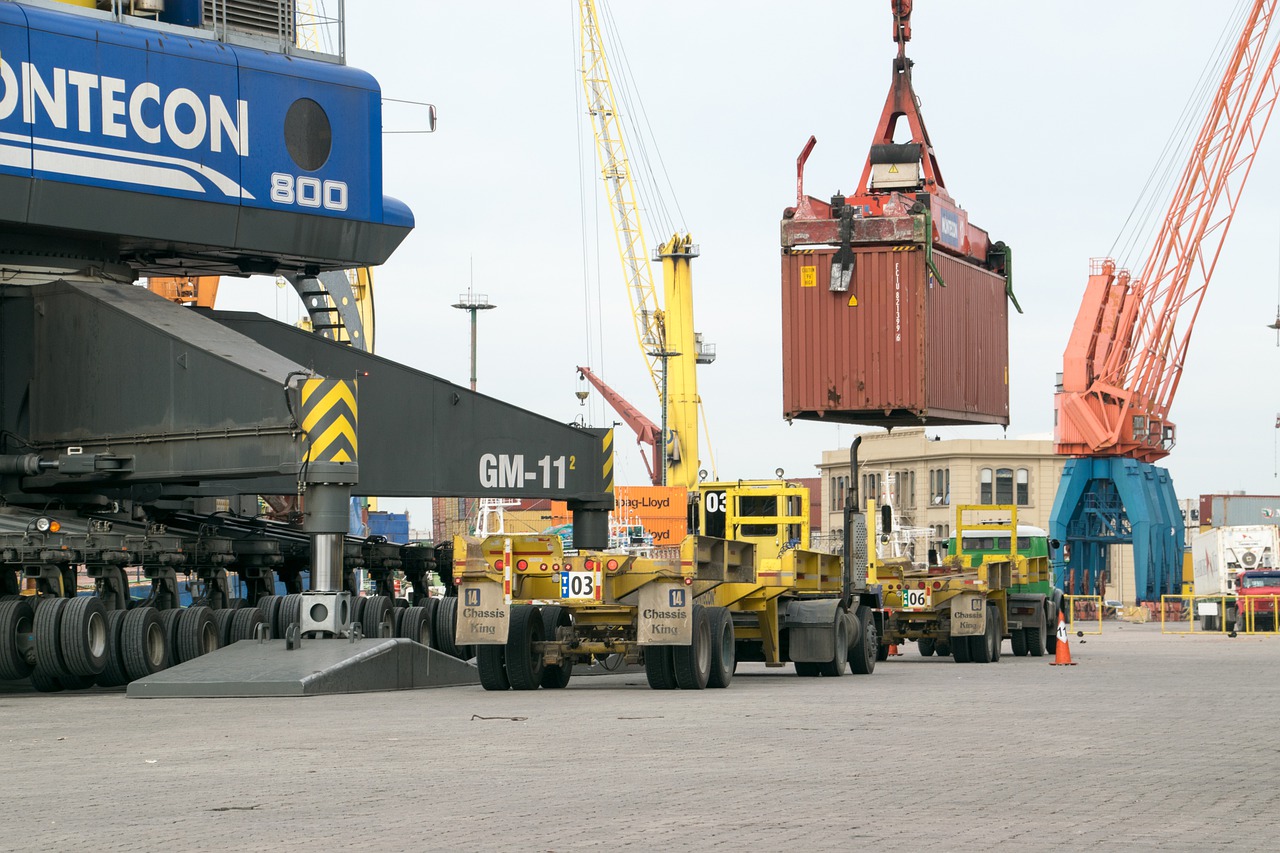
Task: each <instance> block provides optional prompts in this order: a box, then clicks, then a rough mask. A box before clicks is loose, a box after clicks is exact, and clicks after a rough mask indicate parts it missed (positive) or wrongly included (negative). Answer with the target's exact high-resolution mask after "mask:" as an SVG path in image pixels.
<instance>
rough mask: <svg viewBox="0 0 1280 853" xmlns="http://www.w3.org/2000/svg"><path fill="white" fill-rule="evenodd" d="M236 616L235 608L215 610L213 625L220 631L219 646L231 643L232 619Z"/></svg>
mask: <svg viewBox="0 0 1280 853" xmlns="http://www.w3.org/2000/svg"><path fill="white" fill-rule="evenodd" d="M235 617H236V611H234V610H215V611H213V625H214V629H215V630H216V631H217V632H218V648H222V647H223V646H229V645H231V643H232V639H231V621H232V620H233V619H235Z"/></svg>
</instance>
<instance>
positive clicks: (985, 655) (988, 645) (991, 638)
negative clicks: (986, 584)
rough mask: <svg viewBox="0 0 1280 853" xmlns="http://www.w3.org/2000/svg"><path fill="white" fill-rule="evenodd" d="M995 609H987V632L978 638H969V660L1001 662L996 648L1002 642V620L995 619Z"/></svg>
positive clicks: (975, 661)
mask: <svg viewBox="0 0 1280 853" xmlns="http://www.w3.org/2000/svg"><path fill="white" fill-rule="evenodd" d="M993 609H994V608H992V607H988V608H987V630H985V631H983V632H982V633H981V634H979V635H978V636H976V637H969V638H968V641H969V660H971V661H972V662H974V663H992V662H993V661H996V660H999V658H998V656H997V650H996V646H997V645H998V644H999V641H1000V626H999V621H1000V620H999V617H994V618H993V614H992V610H993Z"/></svg>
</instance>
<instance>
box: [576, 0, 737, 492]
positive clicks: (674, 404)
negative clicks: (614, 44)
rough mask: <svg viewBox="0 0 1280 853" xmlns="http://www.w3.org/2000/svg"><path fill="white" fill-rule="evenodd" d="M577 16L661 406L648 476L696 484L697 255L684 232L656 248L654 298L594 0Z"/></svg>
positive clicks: (593, 110)
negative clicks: (658, 284)
mask: <svg viewBox="0 0 1280 853" xmlns="http://www.w3.org/2000/svg"><path fill="white" fill-rule="evenodd" d="M578 20H579V24H580V28H581V45H582V88H583V92H584V93H585V95H586V101H587V110H588V112H589V113H590V115H591V122H592V128H593V130H594V133H595V141H596V155H597V158H598V160H599V163H600V174H601V177H603V178H604V183H605V188H606V192H607V195H608V200H609V212H610V214H611V216H612V218H613V227H614V234H615V236H616V237H617V242H618V255H619V258H620V259H621V261H622V269H623V274H624V276H625V278H626V284H627V295H628V297H629V298H630V300H631V309H632V317H633V320H634V322H635V330H636V339H637V341H638V342H639V344H640V349H641V351H642V352H643V353H644V357H645V364H646V365H647V367H648V369H649V376H650V378H651V379H652V380H653V386H654V390H655V391H657V393H658V400H659V403H660V404H661V406H662V416H663V417H662V420H663V426H662V430H661V434H662V445H663V453H662V459H661V465H655V466H654V469H656V470H651V471H650V474H651V475H652V477H653V479H654V482H655V483H661V484H663V485H672V486H684V487H685V488H694V487H696V486H697V483H698V415H699V409H700V406H701V402H702V401H701V398H700V397H699V396H698V380H697V374H696V369H695V368H696V365H698V364H710V363H711V362H712V361H713V360H714V359H715V349H714V347H711V346H707V345H704V344H703V343H702V341H701V339H700V337H699V336H698V335H697V334H696V333H695V332H694V330H693V277H692V272H691V269H690V261H691V260H692V259H693V258H695V257H697V255H698V247H697V246H696V245H694V243H693V239H692V238H691V237H690V236H689V235H688V234H675V235H673V236H672V237H671V239H670V240H668V241H667V242H666V243H664V244H663V245H662V247H661V248H660V249H659V250H658V257H660V258H661V259H662V268H663V299H662V301H661V302H659V300H658V294H657V289H656V288H655V286H654V282H653V273H652V270H651V268H650V266H649V253H648V250H647V247H646V244H645V237H644V229H643V227H642V226H641V220H640V207H639V205H638V204H637V202H636V190H635V184H634V183H633V182H632V180H631V165H630V161H629V160H628V158H627V149H626V144H625V142H624V139H623V132H622V123H621V120H620V116H619V113H618V107H617V101H616V99H615V98H614V93H613V82H612V80H611V78H610V75H609V65H608V62H607V60H606V58H605V48H604V38H603V35H602V33H601V31H600V22H599V16H598V14H597V9H596V2H595V0H579V3H578ZM664 306H665V310H664ZM579 372H580V373H581V374H582V375H583V377H584V378H585V379H587V380H588V381H590V382H591V383H592V385H594V386H595V388H596V389H597V390H598V391H600V393H601V394H602V395H603V396H604V397H605V398H606V399H607V400H608V401H609V402H610V405H612V406H613V407H614V409H615V410H617V411H618V412H619V414H624V417H626V416H625V413H624V410H630V412H631V413H636V412H637V410H636V409H635V408H634V407H631V406H628V405H627V404H626V401H625V400H622V398H621V397H620V396H619V395H618V394H617V393H616V392H614V391H613V390H612V389H610V388H609V387H608V386H607V385H605V384H604V383H603V382H601V381H600V380H599V379H598V378H597V377H596V376H595V374H594V373H592V372H591V371H590V370H588V369H586V368H579ZM626 420H627V422H628V424H630V425H631V426H632V428H633V429H635V430H636V433H637V436H639V438H640V441H641V442H642V443H645V442H646V441H648V440H651V437H648V438H647V437H646V436H647V434H648V433H651V432H652V424H651V423H649V424H648V430H647V431H646V429H645V427H644V426H643V424H644V423H645V422H646V421H645V419H644V418H643V417H641V418H640V419H639V421H637V422H633V420H634V419H633V418H631V417H626Z"/></svg>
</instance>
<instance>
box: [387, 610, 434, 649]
mask: <svg viewBox="0 0 1280 853" xmlns="http://www.w3.org/2000/svg"><path fill="white" fill-rule="evenodd" d="M433 630H434V627H433V626H432V624H431V617H430V615H429V614H428V613H427V608H425V607H406V608H404V616H403V617H402V618H401V619H400V625H399V627H398V628H397V629H396V636H397V637H402V638H404V639H406V640H413V641H414V642H415V643H421V644H422V645H424V646H427V647H430V646H431V632H432V631H433Z"/></svg>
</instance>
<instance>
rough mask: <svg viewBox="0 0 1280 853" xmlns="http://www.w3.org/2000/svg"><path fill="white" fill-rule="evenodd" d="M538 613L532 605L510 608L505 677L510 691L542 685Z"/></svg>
mask: <svg viewBox="0 0 1280 853" xmlns="http://www.w3.org/2000/svg"><path fill="white" fill-rule="evenodd" d="M542 637H543V633H542V612H541V610H539V608H538V607H537V606H536V605H533V604H516V605H514V606H512V608H511V626H510V628H509V629H508V632H507V653H506V659H507V680H508V681H510V682H511V688H512V689H513V690H537V689H538V687H539V685H541V684H542V673H543V664H542V652H541V651H539V650H538V649H537V644H538V643H540V642H542Z"/></svg>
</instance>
